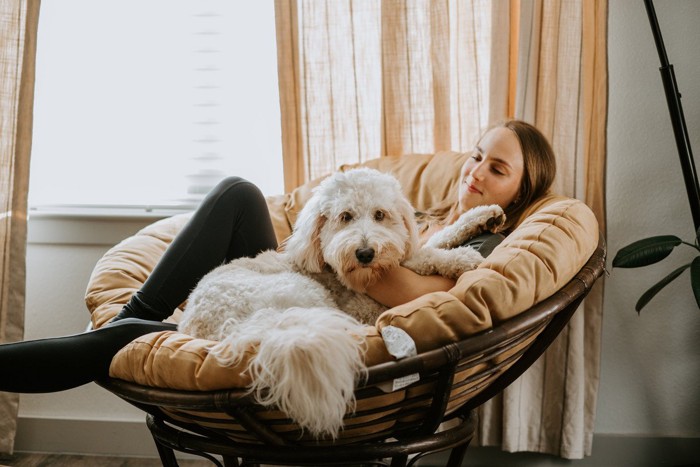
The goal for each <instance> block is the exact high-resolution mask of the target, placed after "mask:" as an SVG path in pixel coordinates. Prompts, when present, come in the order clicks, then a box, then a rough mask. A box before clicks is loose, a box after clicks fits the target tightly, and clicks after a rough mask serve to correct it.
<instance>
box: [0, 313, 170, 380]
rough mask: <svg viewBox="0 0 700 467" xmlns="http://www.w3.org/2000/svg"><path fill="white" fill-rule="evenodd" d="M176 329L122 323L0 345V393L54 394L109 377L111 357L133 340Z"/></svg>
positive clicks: (148, 323) (156, 324) (134, 321)
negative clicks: (74, 333)
mask: <svg viewBox="0 0 700 467" xmlns="http://www.w3.org/2000/svg"><path fill="white" fill-rule="evenodd" d="M175 329H176V325H174V324H168V323H160V322H156V321H146V320H140V319H134V318H130V319H124V320H121V321H119V322H118V323H114V324H109V325H108V326H104V327H102V328H100V329H96V330H94V331H88V332H85V333H82V334H76V335H73V336H65V337H56V338H50V339H39V340H33V341H24V342H15V343H11V344H2V345H0V391H8V392H23V393H27V392H55V391H62V390H64V389H70V388H74V387H77V386H81V385H83V384H86V383H89V382H91V381H93V380H97V379H102V378H105V377H107V376H108V374H109V365H110V363H111V362H112V357H113V356H114V355H115V354H116V353H117V352H118V351H119V349H121V348H122V347H124V346H125V345H126V344H128V343H129V342H131V341H132V340H134V339H135V338H137V337H139V336H142V335H144V334H148V333H149V332H156V331H173V330H175Z"/></svg>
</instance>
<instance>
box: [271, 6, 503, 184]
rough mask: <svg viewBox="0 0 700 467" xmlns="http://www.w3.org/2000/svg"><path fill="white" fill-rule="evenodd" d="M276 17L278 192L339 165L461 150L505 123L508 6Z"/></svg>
mask: <svg viewBox="0 0 700 467" xmlns="http://www.w3.org/2000/svg"><path fill="white" fill-rule="evenodd" d="M275 14H276V21H277V43H278V62H279V82H280V101H281V112H282V139H283V150H284V171H285V189H286V190H287V191H289V190H291V189H293V188H295V187H296V186H298V185H300V184H302V183H304V182H305V181H307V180H310V179H313V178H316V177H318V176H320V175H323V174H326V173H328V172H330V171H332V170H334V169H336V168H337V167H338V166H339V165H341V164H343V163H352V162H361V161H364V160H367V159H370V158H374V157H377V156H380V155H390V154H406V153H420V152H422V153H429V152H434V151H437V150H446V149H454V150H463V149H467V148H469V147H471V145H473V144H474V142H475V140H476V138H477V136H478V135H479V134H480V133H481V131H482V130H483V129H484V128H485V127H486V126H487V125H488V123H489V122H491V121H493V120H496V119H499V118H503V117H505V116H506V114H507V107H508V72H507V70H508V60H507V57H508V50H509V44H508V28H509V6H508V3H507V2H504V1H500V2H491V1H490V0H481V1H473V2H464V1H451V0H412V1H403V0H382V1H376V0H332V1H331V0H326V1H324V0H276V2H275ZM499 31H500V32H499ZM492 57H506V60H499V61H495V60H493V59H492Z"/></svg>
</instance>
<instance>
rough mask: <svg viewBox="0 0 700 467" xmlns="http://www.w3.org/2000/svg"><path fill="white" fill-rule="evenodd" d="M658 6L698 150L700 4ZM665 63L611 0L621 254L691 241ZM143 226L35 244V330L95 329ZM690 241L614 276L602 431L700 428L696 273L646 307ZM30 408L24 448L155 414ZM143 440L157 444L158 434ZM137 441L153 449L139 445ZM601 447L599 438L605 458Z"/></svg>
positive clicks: (611, 126)
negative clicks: (102, 290)
mask: <svg viewBox="0 0 700 467" xmlns="http://www.w3.org/2000/svg"><path fill="white" fill-rule="evenodd" d="M655 5H656V9H657V13H658V16H659V21H660V24H661V28H662V32H663V34H664V39H665V40H666V47H667V51H668V54H669V58H670V61H671V63H673V64H674V65H675V68H676V75H677V79H678V84H679V87H680V90H681V92H682V93H683V105H684V110H685V116H686V120H687V123H688V127H689V131H690V135H691V143H692V147H693V148H694V149H695V153H696V155H697V154H698V152H700V84H699V80H698V77H700V52H699V51H700V27H698V23H699V22H700V2H698V1H695V0H657V1H656V2H655ZM658 67H659V62H658V56H657V55H656V50H655V48H654V43H653V39H652V35H651V31H650V28H649V22H648V19H647V17H646V13H645V10H644V7H643V3H642V1H641V0H611V1H610V16H609V73H610V93H609V94H610V98H609V99H610V100H609V104H610V105H609V120H608V173H607V180H608V183H607V190H608V192H607V209H608V247H609V252H610V253H609V256H610V260H612V257H613V256H614V254H615V252H616V251H617V250H619V249H620V248H621V247H622V246H624V245H625V244H627V243H629V242H631V241H633V240H636V239H639V238H643V237H646V236H651V235H658V234H667V233H671V234H676V235H679V236H682V237H683V238H685V239H689V240H690V239H692V235H693V230H694V229H693V224H692V220H691V218H690V211H689V208H688V203H687V198H686V194H685V190H684V186H683V181H682V176H681V172H680V165H679V163H678V156H677V152H676V148H675V143H674V139H673V134H672V129H671V125H670V120H669V115H668V110H667V106H666V101H665V98H664V94H663V88H662V84H661V79H660V75H659V72H658ZM40 227H41V226H39V225H38V223H37V221H34V220H32V221H30V229H32V230H33V235H34V234H35V235H38V231H39V230H40ZM93 227H94V226H93ZM93 227H90V226H88V227H87V228H86V230H92V229H93ZM135 228H136V224H134V223H132V224H129V225H127V226H126V227H125V228H124V229H123V230H121V231H119V230H115V231H114V232H113V233H112V235H111V236H108V237H105V238H106V240H105V241H104V242H102V243H104V244H102V245H100V244H98V245H86V246H81V245H67V244H58V245H56V244H44V243H32V244H30V245H29V253H28V254H29V257H28V300H27V327H26V338H28V339H30V338H38V337H44V336H55V335H61V334H66V333H71V332H80V331H81V330H82V329H83V328H84V325H85V323H86V322H87V313H86V311H85V308H84V305H83V302H82V296H83V293H84V289H85V284H86V283H87V279H88V277H89V274H90V270H91V269H92V266H93V265H94V263H95V261H96V260H97V259H98V258H99V256H100V255H101V254H102V253H103V252H104V251H105V250H106V248H107V246H106V245H107V244H109V243H110V242H112V240H113V237H118V236H119V235H126V234H128V232H129V231H131V230H134V229H135ZM32 230H30V233H32ZM34 238H37V237H34ZM37 241H40V239H37ZM98 243H100V242H98ZM682 251H684V252H686V253H680V251H679V252H677V253H676V254H674V255H673V256H672V257H671V258H670V261H665V262H664V263H662V264H660V265H657V266H658V267H650V268H645V269H640V270H618V269H615V270H612V274H611V276H610V277H609V278H608V279H607V283H606V291H605V292H606V296H605V297H606V298H605V311H604V313H605V319H604V331H603V349H602V359H603V360H602V374H601V385H600V392H599V401H598V415H597V423H596V430H595V431H596V435H624V436H632V437H635V436H638V437H642V436H654V437H679V438H687V437H699V436H700V397H698V394H699V389H698V388H700V364H699V363H700V312H699V311H700V310H698V307H697V306H696V304H695V302H694V300H693V297H692V293H691V290H690V287H689V279H688V273H685V275H684V276H682V277H681V278H679V279H678V280H677V281H676V283H674V284H672V285H671V286H670V287H669V288H668V289H667V290H665V291H663V292H662V293H661V294H660V295H659V296H657V297H656V298H655V299H654V300H653V301H652V302H651V303H650V304H649V305H648V306H647V308H645V309H644V310H643V312H642V314H641V316H637V314H636V313H635V311H634V304H635V302H636V300H637V298H638V297H639V295H640V294H641V293H643V292H644V291H645V290H646V289H647V288H648V287H649V286H650V285H651V284H653V283H654V282H655V281H656V280H658V279H659V278H660V277H661V276H662V274H664V273H667V272H670V271H671V270H672V269H673V268H674V267H675V266H677V265H680V264H682V263H683V262H684V261H688V258H690V255H689V254H688V253H687V252H690V249H687V250H686V249H683V250H682ZM684 254H685V255H687V256H685V257H684ZM609 264H610V261H609ZM609 269H610V267H609ZM20 416H21V417H22V418H23V420H21V421H20V422H21V426H22V424H23V426H24V427H29V426H31V427H32V428H31V429H29V428H26V429H25V430H24V431H23V432H22V437H21V438H20V439H19V440H18V444H19V446H18V449H32V448H33V449H35V450H39V449H41V448H42V447H46V446H49V445H48V444H47V443H46V441H45V439H44V440H43V441H42V439H41V438H40V439H33V438H32V437H31V436H30V435H31V433H28V431H31V430H36V429H40V428H41V424H39V425H40V426H39V428H35V426H36V425H34V424H32V423H30V422H32V421H37V420H39V421H41V420H51V419H56V420H59V421H60V420H64V419H67V420H74V419H77V420H88V421H90V420H98V421H125V422H128V423H131V422H141V421H142V420H143V415H142V414H141V413H139V412H138V411H136V410H135V409H132V408H131V407H129V406H128V405H127V404H125V403H122V402H120V401H119V400H117V399H116V398H115V397H113V396H111V395H109V394H107V393H105V392H104V391H102V390H100V389H99V388H97V387H95V386H94V385H89V386H86V387H83V388H78V389H75V390H71V391H67V392H64V393H58V394H48V395H23V396H22V399H21V407H20ZM45 426H48V425H45ZM71 426H73V425H71ZM90 426H94V425H89V424H87V425H85V427H84V428H80V426H79V425H78V426H74V428H73V429H74V430H75V431H74V432H73V433H64V434H62V435H63V441H61V439H59V440H58V441H57V443H58V444H57V445H60V443H61V442H66V443H68V440H70V439H73V438H76V437H77V438H79V437H81V436H86V435H88V434H89V433H87V432H86V431H87V430H89V429H90V428H89V427H90ZM129 426H130V425H129ZM81 429H82V430H83V432H82V433H81V432H80V430H81ZM58 435H61V434H58ZM141 441H142V444H143V445H144V446H150V443H151V442H150V440H149V439H148V438H144V439H142V440H141ZM71 446H72V445H71ZM128 448H129V449H131V451H130V452H141V451H139V449H140V448H139V447H138V446H135V445H134V444H131V445H129V446H128ZM66 449H68V450H71V449H72V448H66ZM148 449H150V448H148ZM595 449H596V444H595V443H594V456H595V454H596V453H595Z"/></svg>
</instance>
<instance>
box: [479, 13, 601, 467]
mask: <svg viewBox="0 0 700 467" xmlns="http://www.w3.org/2000/svg"><path fill="white" fill-rule="evenodd" d="M517 10H518V12H517V14H518V17H519V22H518V23H519V34H518V38H517V42H518V47H517V49H518V69H517V71H516V73H517V80H516V82H517V87H516V95H515V99H514V102H515V109H514V114H515V116H516V117H518V118H522V119H524V120H527V121H530V122H533V123H534V124H535V125H536V126H537V127H538V128H540V129H541V130H542V131H543V132H544V133H545V134H546V135H547V137H548V138H549V139H550V141H551V142H552V145H553V147H554V151H555V153H556V154H557V157H558V158H557V165H558V167H557V179H556V181H555V187H554V189H555V191H557V192H558V193H561V194H565V195H568V196H571V197H576V198H579V199H581V200H583V201H585V202H586V203H587V204H588V205H589V206H590V207H591V208H592V209H593V211H594V212H595V214H596V217H597V218H598V221H599V223H600V228H601V232H602V233H604V232H605V145H606V133H605V129H606V114H607V45H606V40H607V1H604V0H596V1H593V0H591V1H589V0H562V1H546V0H521V1H520V2H518V3H517ZM602 282H603V281H599V282H598V283H597V284H596V287H595V288H594V289H593V291H592V292H591V294H590V295H589V297H588V298H587V299H586V300H585V302H584V304H583V305H582V306H581V308H580V309H579V310H578V312H577V313H576V314H575V315H574V317H573V319H572V321H571V323H570V324H569V325H568V326H567V327H566V328H565V330H564V331H563V333H562V335H561V336H560V337H559V338H558V339H557V340H556V341H555V342H554V344H553V345H552V347H551V348H550V349H549V350H548V351H547V352H546V353H545V355H544V356H543V357H542V358H541V359H540V360H538V362H537V363H536V364H535V365H534V366H533V367H532V368H531V369H529V370H528V371H527V372H526V373H525V374H524V375H523V376H522V377H521V378H520V379H518V380H517V381H516V382H515V383H514V384H513V385H511V386H510V387H509V388H508V389H506V391H504V393H503V394H502V396H501V397H499V398H497V399H494V400H492V401H490V402H489V403H488V404H487V405H486V406H485V407H484V408H483V409H482V414H481V415H482V419H481V423H480V432H479V442H480V443H481V444H484V445H493V446H500V447H502V448H503V449H504V450H507V451H537V452H546V453H550V454H555V455H559V456H561V457H565V458H572V459H576V458H582V457H583V456H584V455H590V454H591V448H592V437H593V428H594V426H593V425H594V417H595V407H596V396H597V391H598V382H599V373H600V338H601V327H602V306H603V300H602V299H603V290H602V287H603V286H602Z"/></svg>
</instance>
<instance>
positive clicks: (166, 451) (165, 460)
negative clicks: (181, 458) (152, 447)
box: [153, 437, 179, 467]
mask: <svg viewBox="0 0 700 467" xmlns="http://www.w3.org/2000/svg"><path fill="white" fill-rule="evenodd" d="M153 441H155V443H156V449H158V455H159V456H160V462H161V463H162V464H163V467H179V464H178V463H177V458H176V457H175V451H173V450H172V449H170V448H169V447H167V446H163V445H162V444H160V443H159V442H158V440H157V439H155V437H153Z"/></svg>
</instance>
